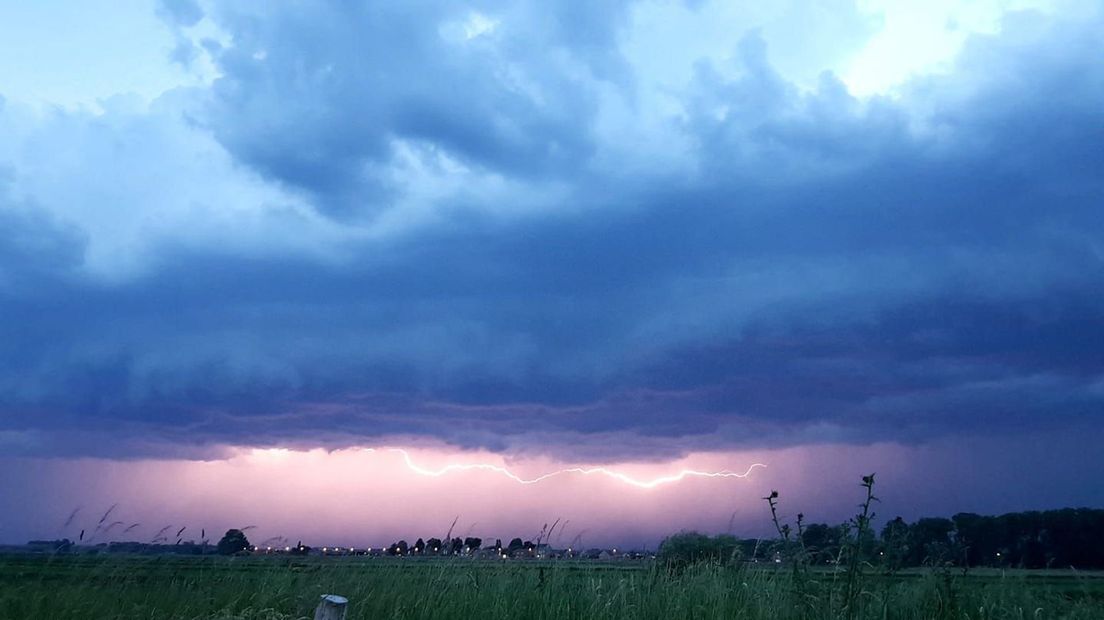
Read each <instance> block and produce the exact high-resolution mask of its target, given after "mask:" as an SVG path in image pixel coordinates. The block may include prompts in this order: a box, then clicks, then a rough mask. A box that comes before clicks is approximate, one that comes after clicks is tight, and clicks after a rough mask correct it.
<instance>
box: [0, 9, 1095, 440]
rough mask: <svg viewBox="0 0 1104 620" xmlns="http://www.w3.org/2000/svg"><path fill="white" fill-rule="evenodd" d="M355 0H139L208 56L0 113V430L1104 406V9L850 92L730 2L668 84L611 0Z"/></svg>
mask: <svg viewBox="0 0 1104 620" xmlns="http://www.w3.org/2000/svg"><path fill="white" fill-rule="evenodd" d="M352 6H353V5H350V4H346V3H321V4H314V5H288V6H270V7H265V8H263V9H245V8H242V7H240V6H237V5H231V6H226V7H222V8H219V9H211V10H209V11H207V13H206V14H204V13H203V10H202V9H201V8H199V5H195V4H192V3H179V2H173V3H167V4H166V5H165V7H166V8H165V9H164V10H163V12H162V13H163V17H164V19H166V20H168V22H169V23H170V24H171V26H172V28H174V29H176V31H178V33H180V34H179V36H180V41H181V43H180V45H184V46H188V45H191V46H194V48H195V49H190V50H185V51H186V54H184V57H188V58H201V57H202V58H205V59H206V60H207V62H210V63H211V64H212V66H214V67H215V68H216V69H217V77H216V78H215V79H213V81H212V82H211V84H210V85H209V86H206V87H195V86H191V87H182V88H179V89H175V90H172V91H169V92H166V93H165V94H163V95H161V97H159V98H158V99H157V100H156V101H154V102H153V103H150V104H148V105H146V104H141V103H134V102H130V101H128V100H126V99H125V98H121V99H117V100H112V101H110V102H106V103H105V105H104V109H103V110H101V111H89V110H72V109H54V110H49V111H46V112H43V111H33V110H30V109H28V108H24V107H21V106H20V105H18V104H13V103H11V102H7V103H5V104H4V105H3V107H0V135H2V136H4V138H3V142H4V143H6V144H7V146H2V147H0V445H2V446H3V447H4V449H5V450H7V451H9V452H14V453H19V454H27V455H48V454H64V455H71V456H79V455H85V454H107V455H111V456H136V455H140V454H148V453H151V452H156V453H165V451H166V450H168V451H174V450H175V451H179V453H189V451H192V452H194V453H204V452H205V451H208V450H217V449H218V448H219V447H220V446H226V445H301V446H305V447H310V446H319V445H322V446H327V447H341V446H348V445H361V444H365V443H372V442H376V441H385V440H388V439H390V438H394V437H403V438H406V439H408V440H413V441H418V440H426V441H442V442H446V443H448V444H452V445H455V446H459V447H464V448H486V449H491V450H495V451H503V452H528V451H537V452H548V453H552V454H555V455H559V456H563V455H583V456H585V457H586V458H589V459H592V460H602V459H618V458H627V457H632V458H666V457H672V456H677V455H681V454H684V453H686V452H687V451H690V450H695V449H714V450H715V449H726V448H748V447H764V446H771V447H780V446H795V445H803V444H809V443H825V442H843V443H862V444H866V443H871V442H902V443H917V444H922V443H924V442H928V441H934V440H939V439H942V438H945V437H947V436H950V435H955V436H959V437H961V436H967V437H969V436H971V435H977V436H981V435H984V436H992V435H993V434H994V433H996V434H1008V435H1017V436H1023V435H1024V434H1027V433H1031V432H1033V431H1035V430H1037V429H1039V428H1041V427H1044V426H1045V427H1046V428H1048V429H1051V430H1055V429H1057V430H1063V429H1064V430H1076V429H1080V428H1094V427H1095V426H1096V425H1098V424H1099V423H1100V421H1101V411H1102V407H1104V356H1101V355H1100V351H1101V350H1104V296H1102V295H1101V294H1100V291H1101V290H1102V284H1104V241H1102V240H1104V217H1102V212H1101V208H1102V207H1104V149H1102V148H1101V146H1102V145H1104V114H1102V113H1101V111H1102V109H1104V65H1102V64H1101V62H1100V60H1099V59H1100V58H1101V51H1102V49H1101V40H1102V39H1101V37H1100V34H1101V32H1102V31H1104V21H1102V19H1101V16H1100V15H1099V14H1094V15H1092V16H1090V17H1089V18H1085V17H1084V16H1082V19H1078V20H1074V19H1063V18H1062V17H1060V16H1056V15H1049V14H1048V15H1044V14H1036V13H1010V14H1007V15H1005V17H1004V18H1003V21H1002V23H1001V28H1000V29H999V32H997V33H994V34H987V35H986V34H975V35H972V36H971V37H970V39H969V40H968V41H967V43H966V45H965V46H964V47H963V49H962V50H961V51H960V53H959V54H958V55H957V57H956V58H955V60H954V63H953V65H952V66H951V67H950V68H949V69H948V70H947V71H945V72H941V73H935V74H928V75H921V76H917V77H915V78H913V79H911V80H909V81H908V82H906V83H905V84H904V85H903V86H901V87H900V88H899V89H898V91H897V92H895V93H893V94H891V95H875V96H861V97H860V96H857V95H854V94H852V93H851V92H850V91H849V89H848V87H847V85H846V84H845V83H844V82H843V81H842V80H841V79H840V78H839V77H837V76H836V75H834V74H833V73H831V72H824V73H822V74H821V75H820V77H819V78H817V79H815V80H814V81H812V82H810V83H804V82H802V81H800V80H798V79H796V78H791V77H788V76H787V75H784V74H783V73H781V72H780V71H779V70H778V69H776V64H775V61H774V60H772V58H774V57H775V56H776V55H777V56H778V57H779V58H785V57H786V56H785V53H784V52H785V51H786V50H784V49H783V50H781V51H778V52H776V51H775V50H774V49H772V47H771V46H772V40H771V37H770V33H769V32H767V33H764V31H763V30H762V29H756V28H751V27H749V28H748V29H746V31H743V32H738V33H735V34H734V36H733V40H732V44H731V54H729V55H728V56H727V57H726V58H727V60H718V59H715V58H714V59H701V60H699V61H698V62H696V63H695V64H694V65H693V67H692V70H691V71H690V72H689V73H688V74H687V75H686V79H685V80H684V81H683V82H682V85H681V87H680V88H679V89H677V90H676V91H674V92H670V91H669V90H664V91H662V92H660V91H658V90H657V88H655V87H654V84H655V76H653V75H649V74H648V72H647V67H646V66H641V65H640V64H639V63H636V62H634V60H633V58H632V55H631V54H629V53H628V52H626V51H625V50H626V41H627V40H628V39H629V38H630V37H631V30H632V29H633V28H634V27H635V26H634V24H635V23H636V22H634V19H633V16H634V13H633V6H632V5H630V4H629V3H595V4H585V7H586V8H585V9H584V8H579V7H577V10H575V9H572V10H568V9H566V8H562V7H568V6H575V5H571V4H564V5H558V6H560V7H561V8H552V5H550V4H548V3H542V2H533V3H508V4H500V3H494V2H485V3H481V4H479V6H477V7H475V8H468V7H465V8H463V9H461V8H459V5H455V4H454V3H440V4H438V3H419V4H417V5H414V6H403V7H402V8H401V9H398V8H387V7H385V6H383V5H365V6H362V7H360V8H352ZM580 6H583V5H580ZM597 7H602V8H600V9H599V8H597ZM841 19H842V20H843V22H844V23H846V24H848V26H847V27H848V28H853V29H855V30H856V31H859V32H862V31H864V29H865V28H866V25H864V23H863V22H862V20H861V19H860V18H859V17H858V16H854V18H853V19H852V18H851V17H847V15H846V14H845V15H844V17H843V18H841ZM197 24H208V25H209V26H210V27H211V28H212V29H213V30H216V31H217V32H218V33H220V34H219V35H218V36H216V35H211V36H209V37H201V36H198V35H196V36H194V37H192V38H189V37H190V36H192V35H190V34H188V33H191V32H192V30H193V29H195V28H197V27H198V26H197ZM584 26H585V27H584ZM841 27H842V26H841ZM185 35H188V36H185ZM664 44H667V45H678V41H656V42H655V45H657V46H662V45H664ZM179 53H182V52H181V51H180V49H178V50H177V51H176V52H174V54H179ZM0 94H3V93H2V92H0Z"/></svg>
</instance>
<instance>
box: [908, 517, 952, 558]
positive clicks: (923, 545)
mask: <svg viewBox="0 0 1104 620" xmlns="http://www.w3.org/2000/svg"><path fill="white" fill-rule="evenodd" d="M954 531H955V524H954V521H951V520H950V519H943V518H936V517H928V518H924V519H920V520H919V521H917V522H916V523H913V524H912V525H911V526H909V537H908V547H909V563H910V564H911V565H912V566H921V565H924V564H930V565H935V564H942V563H944V562H948V561H952V560H954V554H953V548H952V542H953V541H952V539H951V535H952V533H953V532H954Z"/></svg>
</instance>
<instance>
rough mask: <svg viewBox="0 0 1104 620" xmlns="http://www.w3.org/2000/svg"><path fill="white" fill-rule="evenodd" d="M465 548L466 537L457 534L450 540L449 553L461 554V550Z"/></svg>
mask: <svg viewBox="0 0 1104 620" xmlns="http://www.w3.org/2000/svg"><path fill="white" fill-rule="evenodd" d="M463 550H464V539H462V538H460V537H459V536H457V537H456V538H453V539H452V540H451V541H449V554H451V555H460V552H461V551H463Z"/></svg>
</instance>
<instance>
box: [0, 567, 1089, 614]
mask: <svg viewBox="0 0 1104 620" xmlns="http://www.w3.org/2000/svg"><path fill="white" fill-rule="evenodd" d="M843 581H844V580H843V578H842V576H841V575H839V574H838V573H833V572H830V571H813V572H811V573H810V575H809V577H808V578H807V579H804V580H803V582H802V583H800V584H795V583H794V582H793V581H791V577H790V572H789V571H787V570H785V569H782V570H775V569H774V568H773V567H769V568H766V569H763V568H754V569H738V568H725V567H721V566H717V565H709V564H705V565H696V566H692V567H690V568H689V569H687V570H685V571H682V572H680V573H678V574H669V573H668V572H667V571H665V570H663V569H662V568H661V567H659V566H657V565H653V564H649V563H640V564H609V565H596V564H590V563H569V562H564V563H547V564H538V563H531V562H511V563H506V564H498V563H492V562H473V561H466V560H457V561H447V560H446V561H425V560H410V559H389V558H383V559H368V558H344V559H340V558H296V559H288V558H248V557H243V558H218V557H194V558H193V557H171V556H159V557H120V556H110V557H105V556H54V557H49V556H7V557H0V617H2V618H5V619H6V618H13V619H14V618H28V619H35V620H39V619H42V620H47V619H48V620H65V619H72V618H81V619H86V618H120V619H121V618H127V619H130V618H143V619H154V618H156V619H168V618H188V619H191V618H226V619H230V618H241V619H262V618H264V619H287V618H310V617H312V612H313V608H314V605H315V603H316V602H317V600H318V597H319V595H321V594H325V593H334V594H341V595H343V596H346V597H348V598H349V599H350V601H351V607H350V610H349V619H350V620H355V619H358V618H365V619H367V618H372V619H383V618H479V619H484V618H485V619H496V618H525V619H540V618H548V619H552V618H556V619H560V618H563V619H568V618H571V619H584V618H587V619H589V618H596V619H607V618H608V619H614V618H655V619H660V618H662V619H679V618H702V619H705V618H718V619H719V618H726V619H729V618H748V619H753V618H809V619H817V618H848V617H851V615H850V614H849V613H848V610H846V609H844V608H843V607H842V604H841V601H842V599H843V596H842V589H843ZM860 585H861V591H860V595H859V601H860V604H859V605H857V606H856V608H855V609H854V610H852V611H853V617H855V618H901V619H911V618H963V619H965V618H970V619H975V618H976V619H981V618H985V619H989V618H1016V619H1021V618H1032V619H1034V618H1085V619H1101V618H1104V577H1102V576H1101V575H1100V574H1080V573H1074V572H1061V571H1047V572H1044V571H1039V572H1032V571H1020V572H1014V571H1013V572H1007V573H1000V572H996V571H992V572H985V573H979V574H977V575H966V576H963V575H961V574H959V573H950V572H948V573H941V572H938V571H909V572H906V573H902V574H899V575H895V576H892V577H891V576H879V575H877V574H871V575H867V576H865V577H864V578H863V580H862V582H861V584H860Z"/></svg>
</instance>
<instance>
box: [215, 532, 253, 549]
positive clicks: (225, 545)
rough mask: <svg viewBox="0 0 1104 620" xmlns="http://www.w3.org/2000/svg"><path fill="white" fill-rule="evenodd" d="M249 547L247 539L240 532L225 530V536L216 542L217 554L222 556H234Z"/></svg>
mask: <svg viewBox="0 0 1104 620" xmlns="http://www.w3.org/2000/svg"><path fill="white" fill-rule="evenodd" d="M249 547H250V545H249V539H248V538H246V537H245V533H244V532H242V531H241V530H226V534H224V535H223V536H222V539H221V540H219V541H218V552H219V553H220V554H222V555H234V554H235V553H240V552H242V551H245V550H247V549H249Z"/></svg>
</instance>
